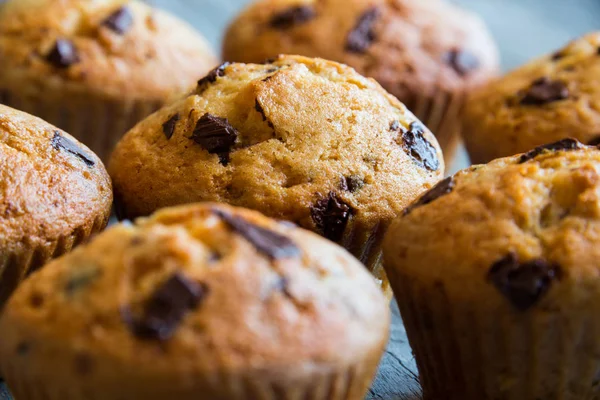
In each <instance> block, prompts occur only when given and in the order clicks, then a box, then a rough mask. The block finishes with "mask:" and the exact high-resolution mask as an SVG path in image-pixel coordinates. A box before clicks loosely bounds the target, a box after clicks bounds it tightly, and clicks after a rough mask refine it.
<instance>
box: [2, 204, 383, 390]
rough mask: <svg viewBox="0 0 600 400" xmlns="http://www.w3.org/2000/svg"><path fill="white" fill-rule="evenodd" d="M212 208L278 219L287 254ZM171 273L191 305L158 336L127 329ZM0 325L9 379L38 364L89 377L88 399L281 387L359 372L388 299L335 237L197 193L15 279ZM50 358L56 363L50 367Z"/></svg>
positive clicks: (67, 376)
mask: <svg viewBox="0 0 600 400" xmlns="http://www.w3.org/2000/svg"><path fill="white" fill-rule="evenodd" d="M219 213H224V214H226V215H229V216H231V217H234V218H241V219H242V220H244V221H246V222H249V223H250V224H253V225H254V226H260V227H262V228H264V229H268V230H269V231H271V232H276V233H277V234H278V235H281V236H283V237H284V238H285V240H288V241H291V243H292V245H293V246H294V247H296V248H297V249H298V253H294V255H292V256H289V255H288V256H285V257H281V258H280V257H275V258H274V259H269V257H267V256H266V255H265V254H264V253H263V252H261V251H260V250H259V249H258V247H255V246H254V245H253V244H252V242H251V241H250V240H248V239H247V238H246V237H245V236H243V235H241V234H240V233H239V231H236V230H233V229H232V228H231V226H230V225H228V223H226V222H225V221H226V220H225V218H224V217H222V216H221V215H219ZM174 273H178V274H180V275H182V276H184V277H185V279H186V280H188V281H190V282H193V284H195V285H201V286H202V287H203V293H204V295H203V296H202V298H201V300H200V302H199V304H198V305H197V306H195V307H191V308H190V309H189V310H187V312H186V313H185V315H184V316H183V319H182V320H181V321H180V323H178V324H177V326H176V327H175V330H174V331H173V333H172V335H171V336H170V337H168V338H164V340H158V339H155V338H146V339H143V338H142V337H141V336H139V335H138V336H136V335H134V333H133V332H134V330H133V327H132V325H131V321H132V320H133V319H135V318H137V317H136V316H138V315H139V310H140V309H141V308H143V304H144V303H146V302H147V301H148V300H149V299H150V298H152V296H153V294H154V293H156V291H157V290H158V288H159V287H161V285H162V284H163V282H165V281H166V280H168V278H169V277H171V276H173V274H174ZM32 299H35V300H32ZM127 310H129V312H130V314H128V313H127V312H125V311H127ZM128 315H130V316H131V315H133V319H131V318H129V317H128ZM0 326H1V328H0V329H2V332H3V340H2V342H1V343H0V366H1V367H2V368H1V369H2V372H4V373H6V375H5V376H7V377H9V384H10V381H11V379H10V377H14V378H15V379H23V380H24V381H27V380H32V379H35V378H36V377H37V378H41V377H42V376H43V378H42V379H41V380H43V381H44V382H45V384H46V385H47V386H49V387H51V388H56V387H58V388H61V385H66V386H62V387H63V388H70V387H75V389H73V390H86V389H87V390H89V389H92V388H94V389H96V390H95V393H96V396H97V397H98V398H99V399H109V398H113V397H111V395H114V396H116V395H117V394H119V395H120V396H129V398H141V397H140V396H141V395H142V394H143V395H147V396H148V397H144V398H148V399H155V398H160V395H162V394H165V393H177V394H178V397H177V398H182V399H192V398H207V399H208V398H211V399H212V398H215V399H221V398H231V397H227V396H225V395H224V393H230V391H235V390H240V391H242V392H243V391H246V390H249V388H248V387H245V386H244V385H246V384H248V385H252V382H253V380H254V384H255V385H256V386H257V387H260V386H261V385H262V384H264V383H265V382H271V383H272V384H273V386H278V387H279V390H283V391H286V390H292V389H294V388H295V389H298V388H302V387H309V386H310V385H316V384H317V383H318V382H319V380H321V379H323V378H326V377H328V376H330V375H335V374H338V373H340V374H342V373H345V372H346V371H347V370H348V369H349V368H357V369H356V370H355V371H356V372H357V373H359V375H358V376H357V379H364V377H365V376H369V378H370V377H371V376H372V374H373V373H374V371H375V368H376V364H377V360H378V359H379V357H380V356H381V353H382V351H383V348H384V346H385V343H386V340H387V329H388V326H389V311H388V307H387V302H386V300H385V299H384V297H383V295H382V293H381V292H380V290H379V288H378V286H377V285H376V284H375V282H374V280H373V278H372V277H371V276H370V275H369V274H368V273H367V272H366V271H365V269H364V268H363V266H362V265H361V264H360V263H358V262H357V261H356V260H355V259H354V258H353V257H352V256H350V255H349V254H348V253H347V252H346V251H344V250H343V249H341V248H339V247H338V246H336V245H334V244H331V243H330V242H328V241H326V240H323V239H322V238H320V237H318V236H316V235H314V234H312V233H310V232H306V231H303V230H301V229H298V228H295V227H291V226H289V225H283V224H281V223H277V222H275V221H273V220H270V219H268V218H265V217H264V216H262V215H260V214H258V213H256V212H252V211H247V210H243V209H235V208H232V207H229V206H224V205H216V204H205V205H192V206H185V207H180V208H174V209H167V210H162V211H160V212H158V213H157V214H155V215H154V216H152V217H150V218H148V219H140V220H138V221H136V224H135V225H118V226H116V227H113V228H111V229H109V230H107V231H106V232H105V233H103V234H101V235H100V236H98V237H97V238H96V239H95V240H94V241H93V242H92V243H90V244H89V245H86V246H82V247H80V248H79V249H77V250H75V251H74V252H72V253H71V254H69V255H67V256H65V257H63V258H61V259H59V260H57V261H55V262H53V263H52V264H50V265H48V266H47V268H44V269H43V270H41V271H39V272H38V273H36V274H34V275H33V276H32V277H31V278H30V279H29V280H27V281H26V282H25V283H24V284H23V285H22V286H21V287H20V288H19V289H18V291H17V293H16V294H15V295H14V296H13V298H12V299H11V301H10V302H9V304H8V306H7V308H6V312H5V313H4V315H3V317H2V320H1V322H0ZM23 348H26V349H27V350H26V351H22V350H23ZM20 350H21V351H20ZM57 358H60V359H61V360H63V361H64V362H63V364H62V367H61V368H60V369H57V368H50V366H51V365H55V361H56V359H57ZM82 359H83V360H86V361H85V362H84V363H82V362H81V360H82ZM82 364H83V367H82ZM361 368H362V370H361ZM365 374H366V375H365ZM73 376H77V380H76V381H77V383H75V385H73V380H72V378H73ZM367 381H368V379H367ZM68 382H70V383H68ZM248 382H250V383H248ZM225 383H229V384H225ZM238 385H242V387H239V386H238ZM361 385H363V386H365V387H364V388H362V390H366V388H367V387H368V386H367V385H368V382H364V383H361ZM236 387H237V389H236ZM82 388H83V389H82ZM69 390H70V389H66V391H69ZM275 394H276V395H274V396H273V398H283V397H277V396H282V395H281V394H279V395H277V393H275ZM362 395H364V393H354V394H353V395H352V396H350V397H348V398H352V399H360V398H362V397H361V396H362ZM198 396H199V397H198ZM211 396H213V397H211ZM238 397H239V398H254V397H252V396H243V395H239V396H238ZM265 398H267V397H265ZM315 398H319V397H315ZM323 398H325V397H323ZM336 398H337V397H336ZM339 398H340V399H341V398H342V397H341V396H340V397H339Z"/></svg>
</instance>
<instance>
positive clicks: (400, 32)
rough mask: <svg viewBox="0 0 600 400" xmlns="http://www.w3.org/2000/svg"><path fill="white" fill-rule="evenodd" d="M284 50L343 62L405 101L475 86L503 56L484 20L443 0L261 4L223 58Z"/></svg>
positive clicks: (235, 26) (247, 14)
mask: <svg viewBox="0 0 600 400" xmlns="http://www.w3.org/2000/svg"><path fill="white" fill-rule="evenodd" d="M279 53H285V54H302V55H305V56H312V57H323V58H327V59H331V60H335V61H339V62H344V63H346V64H348V65H350V66H352V67H354V68H356V70H357V71H358V72H359V73H361V74H363V75H365V76H370V77H373V78H375V79H377V81H378V82H379V83H381V85H382V86H383V87H385V88H386V89H387V90H388V91H389V92H391V93H393V94H394V95H395V96H397V97H398V98H400V99H401V100H402V101H409V100H411V99H412V97H413V96H417V95H418V96H423V95H425V96H434V95H435V94H436V93H437V92H438V91H440V90H441V91H446V92H454V91H461V90H463V89H465V88H470V87H472V86H477V85H479V84H481V83H482V82H484V81H486V80H487V79H489V77H490V76H493V75H495V73H496V70H497V69H498V58H499V57H498V51H497V49H496V45H495V43H494V41H493V39H492V38H491V36H490V34H489V33H488V30H487V28H486V27H485V25H484V23H483V22H482V21H481V20H480V19H479V17H477V16H475V15H474V14H471V13H469V12H466V11H464V10H462V9H460V8H458V7H456V6H455V5H453V4H450V3H448V2H446V1H444V0H425V1H413V0H261V1H257V2H255V3H253V4H252V5H250V6H249V7H248V8H247V9H246V10H245V11H244V12H242V14H241V15H240V16H239V17H238V18H237V19H236V20H235V21H234V22H233V23H232V24H231V26H230V27H229V30H228V32H227V34H226V35H225V42H224V46H223V57H224V59H225V60H228V61H244V62H261V61H263V60H265V59H266V58H267V57H272V56H275V55H277V54H279Z"/></svg>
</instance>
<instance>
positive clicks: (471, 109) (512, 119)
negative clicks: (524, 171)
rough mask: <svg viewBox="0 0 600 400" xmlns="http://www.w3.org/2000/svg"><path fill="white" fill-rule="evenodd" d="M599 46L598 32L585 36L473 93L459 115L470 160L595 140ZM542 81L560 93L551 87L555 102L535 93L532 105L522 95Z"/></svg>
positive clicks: (599, 92)
mask: <svg viewBox="0 0 600 400" xmlns="http://www.w3.org/2000/svg"><path fill="white" fill-rule="evenodd" d="M599 47H600V33H598V32H595V33H590V34H588V35H586V36H584V37H582V38H580V39H577V40H575V41H573V42H571V43H569V44H568V45H567V46H566V47H565V48H563V49H561V50H559V51H557V52H555V53H553V54H551V55H547V56H545V57H542V58H540V59H537V60H534V61H531V62H529V63H528V64H526V65H524V66H522V67H520V68H517V69H516V70H514V71H512V72H509V73H508V74H507V75H505V76H504V77H503V78H501V79H499V80H497V81H495V82H493V83H490V84H489V85H487V86H485V87H483V88H481V89H480V90H478V91H477V92H475V93H473V94H472V95H471V97H470V99H469V102H468V104H467V107H466V109H465V115H464V127H465V131H464V136H465V142H466V144H467V148H468V150H469V153H470V155H471V158H472V160H473V162H476V163H481V162H487V161H489V160H492V159H494V158H498V157H505V156H510V155H513V154H517V153H521V152H524V151H528V150H530V149H532V148H534V147H535V146H539V145H541V144H544V143H551V142H554V141H556V140H560V139H562V138H564V137H573V138H576V139H578V140H580V141H581V142H583V143H588V142H589V141H590V140H592V139H594V138H597V136H598V135H599V134H600V125H599V123H598V105H597V103H598V98H599V97H600V88H599V87H598V85H597V84H596V82H597V79H596V77H597V76H598V74H599V73H600V56H599V55H598V48H599ZM544 78H546V80H547V82H549V83H558V84H559V85H561V86H564V89H565V90H566V92H565V93H560V90H557V89H556V87H555V88H554V89H553V90H554V93H550V94H554V95H555V96H554V99H556V100H554V101H548V102H544V101H542V100H541V99H540V98H539V95H538V97H537V98H536V99H537V101H535V100H536V99H532V98H531V97H526V96H527V93H528V92H529V91H530V90H531V88H532V87H533V86H535V85H536V81H537V82H539V81H540V79H544ZM538 85H539V84H538ZM538 90H539V89H538ZM563 97H564V98H563ZM532 100H533V101H532ZM532 103H537V104H532Z"/></svg>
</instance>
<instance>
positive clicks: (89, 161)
mask: <svg viewBox="0 0 600 400" xmlns="http://www.w3.org/2000/svg"><path fill="white" fill-rule="evenodd" d="M50 144H51V145H52V147H54V148H55V149H56V150H59V151H60V150H64V151H66V152H67V153H71V154H73V155H74V156H77V157H78V158H79V159H80V160H81V161H83V162H84V163H85V165H87V166H88V167H93V166H94V165H95V164H96V162H95V161H94V159H93V158H92V157H91V156H90V155H88V154H86V153H85V152H84V151H83V150H82V149H81V148H80V147H79V146H77V145H76V144H75V143H74V142H73V141H72V140H71V139H67V138H66V137H64V136H63V135H61V134H60V132H58V131H54V136H53V137H52V139H51V140H50Z"/></svg>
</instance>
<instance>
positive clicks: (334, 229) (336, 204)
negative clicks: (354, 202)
mask: <svg viewBox="0 0 600 400" xmlns="http://www.w3.org/2000/svg"><path fill="white" fill-rule="evenodd" d="M353 212H354V210H352V207H350V206H349V205H348V204H346V203H345V202H344V200H342V199H341V198H339V197H338V195H337V194H336V193H334V192H330V193H329V195H327V197H325V198H322V199H319V200H317V202H316V203H315V204H313V205H312V206H311V208H310V215H311V217H312V220H313V221H314V223H315V225H316V226H317V228H318V229H319V230H320V231H321V233H322V234H323V236H325V237H326V238H327V239H329V240H332V241H334V242H337V241H339V240H340V239H342V237H343V236H344V231H345V230H346V225H347V224H348V220H349V219H350V217H351V216H352V214H353Z"/></svg>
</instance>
